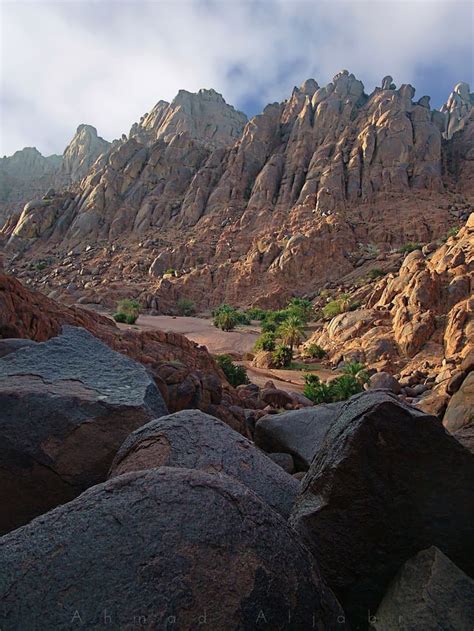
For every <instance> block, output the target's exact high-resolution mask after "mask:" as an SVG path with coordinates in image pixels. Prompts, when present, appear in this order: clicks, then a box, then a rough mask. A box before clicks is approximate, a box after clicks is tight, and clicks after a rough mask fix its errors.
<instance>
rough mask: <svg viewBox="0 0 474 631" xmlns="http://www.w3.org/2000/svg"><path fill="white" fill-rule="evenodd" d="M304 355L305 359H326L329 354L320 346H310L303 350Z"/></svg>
mask: <svg viewBox="0 0 474 631" xmlns="http://www.w3.org/2000/svg"><path fill="white" fill-rule="evenodd" d="M303 355H304V356H305V357H311V358H312V359H323V358H324V357H326V355H327V353H326V351H325V350H324V348H321V346H319V344H308V346H306V347H305V348H304V349H303Z"/></svg>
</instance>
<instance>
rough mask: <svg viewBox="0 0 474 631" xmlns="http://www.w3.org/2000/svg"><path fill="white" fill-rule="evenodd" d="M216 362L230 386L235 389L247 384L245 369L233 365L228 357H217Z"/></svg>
mask: <svg viewBox="0 0 474 631" xmlns="http://www.w3.org/2000/svg"><path fill="white" fill-rule="evenodd" d="M216 361H217V363H218V364H219V366H220V367H221V368H222V370H223V371H224V374H225V376H226V378H227V381H228V382H229V383H230V385H231V386H234V388H235V387H237V386H240V385H241V384H244V383H249V379H248V377H247V371H246V370H245V368H244V367H243V366H238V365H237V364H234V362H233V361H232V358H231V357H230V356H229V355H217V357H216Z"/></svg>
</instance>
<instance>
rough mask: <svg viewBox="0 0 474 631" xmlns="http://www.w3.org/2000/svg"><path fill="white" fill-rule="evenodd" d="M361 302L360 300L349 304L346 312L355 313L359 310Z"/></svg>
mask: <svg viewBox="0 0 474 631" xmlns="http://www.w3.org/2000/svg"><path fill="white" fill-rule="evenodd" d="M361 304H362V303H361V301H360V300H354V301H353V302H351V303H349V306H348V308H347V311H357V309H359V307H360V306H361Z"/></svg>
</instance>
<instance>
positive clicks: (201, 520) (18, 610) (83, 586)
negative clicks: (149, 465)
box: [0, 467, 348, 631]
mask: <svg viewBox="0 0 474 631" xmlns="http://www.w3.org/2000/svg"><path fill="white" fill-rule="evenodd" d="M0 558H1V580H0V601H1V603H2V606H1V608H0V627H1V628H2V629H5V630H6V631H10V630H13V629H15V630H16V629H24V630H27V629H40V628H41V629H45V630H46V629H48V630H49V629H51V630H53V629H54V631H70V629H72V628H75V626H78V627H80V628H86V629H91V630H99V629H103V628H104V627H107V626H109V627H110V628H111V629H127V630H128V629H129V630H132V629H137V628H146V629H173V628H174V629H179V630H180V631H191V630H196V629H198V628H201V627H202V628H206V626H207V627H208V628H209V629H219V630H222V631H234V630H235V629H242V630H244V629H249V630H250V629H259V628H269V629H274V630H275V631H278V630H283V629H285V630H290V629H292V630H294V629H310V628H311V629H316V630H317V631H333V630H334V631H336V630H337V631H340V630H341V629H342V630H344V629H347V628H348V627H347V625H346V624H344V623H343V622H341V621H342V620H344V614H343V612H342V609H341V607H340V606H339V604H338V602H337V600H336V599H335V597H334V595H333V594H332V592H331V591H330V590H329V589H328V588H327V586H326V585H325V583H324V582H323V580H322V579H321V577H320V574H319V572H318V569H317V566H316V563H315V561H314V559H313V558H312V557H311V555H309V554H308V552H307V550H306V548H305V547H304V546H303V545H302V544H301V542H300V541H299V540H298V537H297V536H295V533H294V531H293V530H292V529H291V528H290V527H289V526H288V525H287V523H286V521H285V520H284V519H283V518H282V517H281V516H280V515H279V514H278V513H277V512H276V511H274V510H272V509H271V508H270V507H269V506H268V505H267V504H265V502H262V501H261V500H260V499H259V498H258V497H257V496H256V495H255V494H254V493H252V492H251V491H250V490H249V489H248V488H247V487H246V486H244V485H242V484H240V483H239V482H237V480H235V479H233V478H230V477H228V476H226V475H223V474H220V475H215V474H209V473H206V472H204V471H197V470H190V469H179V468H168V467H161V468H160V469H154V470H149V471H139V472H134V473H127V474H124V475H122V476H119V477H117V478H113V479H112V480H108V481H107V482H105V483H103V484H100V485H98V486H95V487H93V488H91V489H89V490H87V491H85V492H84V493H83V494H82V495H81V496H80V497H78V498H76V499H75V500H74V501H72V502H70V503H68V504H65V505H64V506H60V507H58V508H56V509H55V510H53V511H51V512H49V513H47V514H46V515H43V516H41V517H39V518H37V519H35V520H34V521H32V522H31V523H30V524H28V525H27V526H24V527H22V528H19V529H18V530H16V531H14V532H12V533H10V534H8V535H6V536H4V537H3V538H1V539H0Z"/></svg>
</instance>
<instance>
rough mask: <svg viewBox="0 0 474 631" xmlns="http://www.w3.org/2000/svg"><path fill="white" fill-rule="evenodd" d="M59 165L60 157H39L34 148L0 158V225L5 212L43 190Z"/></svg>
mask: <svg viewBox="0 0 474 631" xmlns="http://www.w3.org/2000/svg"><path fill="white" fill-rule="evenodd" d="M60 164H61V156H57V155H52V156H47V157H45V156H43V155H41V153H40V152H39V151H38V150H37V149H36V148H35V147H25V148H24V149H22V150H21V151H16V152H15V153H14V154H13V155H12V156H10V157H7V156H4V157H3V158H0V225H1V224H2V223H3V221H4V220H5V219H6V217H7V215H8V214H9V211H11V210H12V209H14V208H15V207H17V208H18V207H19V208H21V204H22V202H23V204H24V203H25V202H26V201H28V200H30V199H32V198H33V197H36V196H38V195H42V194H44V193H46V191H47V190H48V188H50V186H51V184H52V182H53V179H54V175H55V173H56V172H57V170H58V168H59V166H60Z"/></svg>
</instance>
